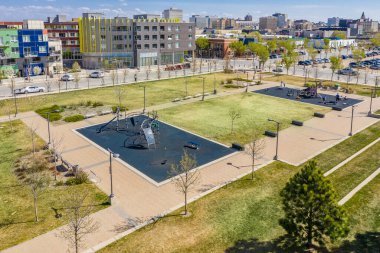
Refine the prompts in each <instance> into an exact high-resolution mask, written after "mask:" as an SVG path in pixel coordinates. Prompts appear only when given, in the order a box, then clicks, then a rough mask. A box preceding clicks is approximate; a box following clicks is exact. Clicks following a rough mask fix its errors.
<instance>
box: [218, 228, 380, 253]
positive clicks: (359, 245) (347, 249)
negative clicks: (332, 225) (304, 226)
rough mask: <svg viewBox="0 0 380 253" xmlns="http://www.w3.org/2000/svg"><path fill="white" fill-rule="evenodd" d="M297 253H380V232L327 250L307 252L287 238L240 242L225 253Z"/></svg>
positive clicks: (363, 235)
mask: <svg viewBox="0 0 380 253" xmlns="http://www.w3.org/2000/svg"><path fill="white" fill-rule="evenodd" d="M264 252H265V253H266V252H273V253H296V252H300V253H301V252H318V253H352V252H354V253H356V252H357V253H362V252H363V253H380V232H366V233H363V234H357V235H356V236H355V240H353V241H348V240H346V241H344V242H343V243H342V244H341V245H340V246H339V247H335V248H332V249H331V250H329V249H327V248H326V247H324V246H320V247H318V246H314V247H313V249H312V250H308V251H307V250H305V249H302V248H299V247H294V246H291V239H290V238H287V237H286V236H283V237H279V238H277V239H275V240H272V241H259V240H258V239H256V238H251V239H248V240H239V241H236V242H235V245H234V246H232V247H230V248H228V249H226V250H225V253H264Z"/></svg>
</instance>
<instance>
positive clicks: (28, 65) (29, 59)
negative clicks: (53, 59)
mask: <svg viewBox="0 0 380 253" xmlns="http://www.w3.org/2000/svg"><path fill="white" fill-rule="evenodd" d="M18 42H19V51H20V57H21V59H22V61H20V63H19V69H21V70H22V72H23V76H33V75H39V74H41V73H43V72H44V70H45V66H44V61H43V60H42V58H43V57H47V56H49V45H48V32H47V30H45V29H22V30H18ZM36 67H38V68H36ZM36 71H39V73H35V72H36Z"/></svg>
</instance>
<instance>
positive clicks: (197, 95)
mask: <svg viewBox="0 0 380 253" xmlns="http://www.w3.org/2000/svg"><path fill="white" fill-rule="evenodd" d="M199 97H202V94H196V95H195V96H194V98H199Z"/></svg>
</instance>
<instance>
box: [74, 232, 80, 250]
mask: <svg viewBox="0 0 380 253" xmlns="http://www.w3.org/2000/svg"><path fill="white" fill-rule="evenodd" d="M74 244H75V253H79V241H78V231H77V229H75V232H74Z"/></svg>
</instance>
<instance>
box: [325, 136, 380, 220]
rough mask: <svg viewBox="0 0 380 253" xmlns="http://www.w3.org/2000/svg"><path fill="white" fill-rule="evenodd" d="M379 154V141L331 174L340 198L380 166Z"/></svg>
mask: <svg viewBox="0 0 380 253" xmlns="http://www.w3.org/2000/svg"><path fill="white" fill-rule="evenodd" d="M379 154H380V143H379V142H378V143H376V144H375V145H374V146H372V147H371V148H369V149H368V150H366V151H365V152H363V153H362V154H360V155H359V156H358V157H356V158H355V159H354V160H353V161H351V162H349V163H347V164H345V165H344V166H342V167H341V168H339V169H338V170H337V171H335V172H334V173H332V174H331V175H330V176H329V178H330V180H332V182H333V186H334V188H335V189H336V191H337V194H338V196H339V198H343V197H344V196H346V195H347V194H348V193H349V192H350V191H351V190H352V189H354V188H355V187H356V186H357V185H358V184H360V183H361V182H362V181H364V179H366V178H367V177H369V176H370V175H371V174H372V173H373V172H374V171H375V170H377V169H378V168H380V155H379ZM379 219H380V217H379Z"/></svg>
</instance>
